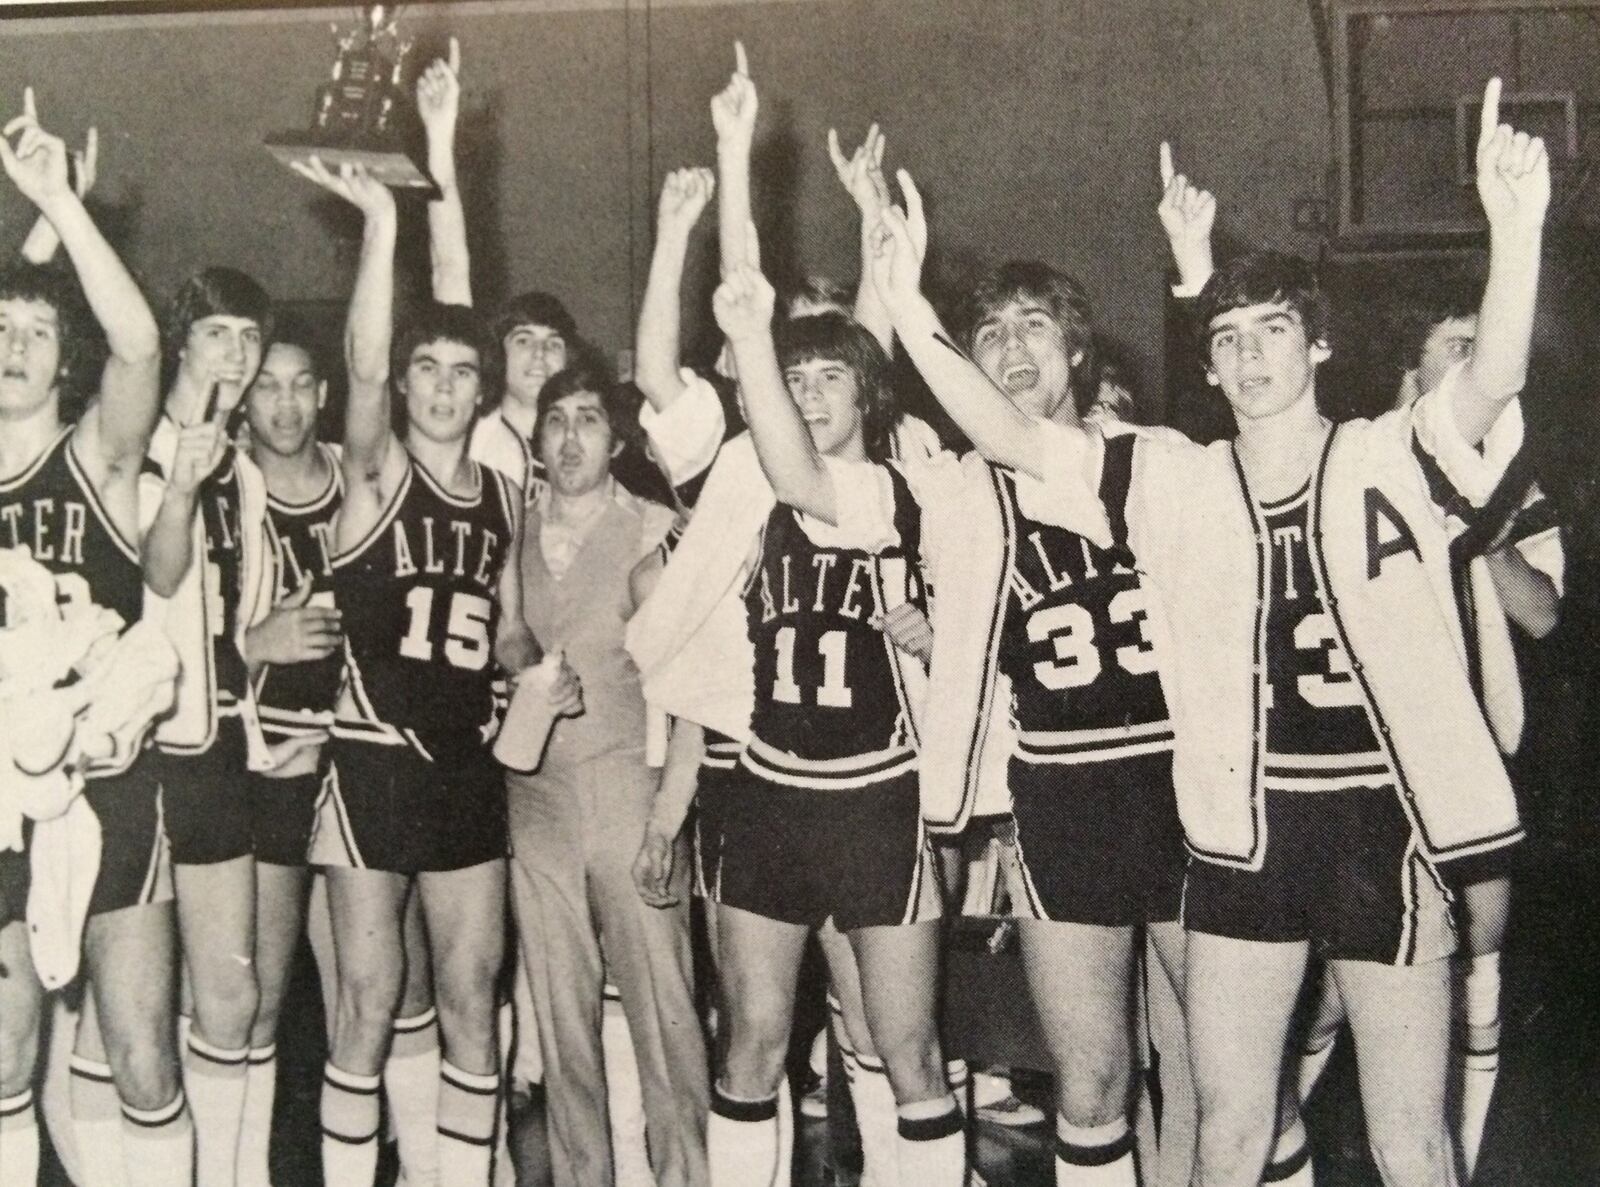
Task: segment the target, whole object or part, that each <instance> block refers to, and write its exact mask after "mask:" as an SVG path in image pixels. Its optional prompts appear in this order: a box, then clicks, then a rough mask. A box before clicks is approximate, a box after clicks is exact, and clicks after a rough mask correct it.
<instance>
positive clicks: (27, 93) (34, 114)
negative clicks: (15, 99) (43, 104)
mask: <svg viewBox="0 0 1600 1187" xmlns="http://www.w3.org/2000/svg"><path fill="white" fill-rule="evenodd" d="M22 114H23V115H25V116H27V117H28V118H29V119H30V120H36V119H38V118H39V108H38V107H37V106H36V105H35V103H34V101H33V88H32V87H23V88H22Z"/></svg>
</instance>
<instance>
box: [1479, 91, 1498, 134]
mask: <svg viewBox="0 0 1600 1187" xmlns="http://www.w3.org/2000/svg"><path fill="white" fill-rule="evenodd" d="M1499 126H1500V80H1499V79H1498V78H1491V79H1490V80H1489V82H1488V85H1486V86H1485V87H1484V88H1483V114H1482V116H1481V117H1480V118H1479V120H1478V139H1479V140H1480V141H1483V140H1487V139H1489V138H1490V137H1491V136H1493V135H1494V134H1495V130H1496V129H1497V128H1499Z"/></svg>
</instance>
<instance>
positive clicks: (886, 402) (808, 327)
mask: <svg viewBox="0 0 1600 1187" xmlns="http://www.w3.org/2000/svg"><path fill="white" fill-rule="evenodd" d="M775 331H776V338H777V347H778V365H779V366H780V367H781V368H782V369H784V370H785V371H787V370H788V369H789V368H790V367H792V366H794V365H795V364H797V363H806V362H810V361H812V360H813V359H825V360H827V361H828V362H834V363H843V364H844V365H845V366H846V367H848V368H850V370H851V371H852V372H854V374H855V378H856V399H857V401H858V402H859V403H860V406H861V438H862V445H863V446H864V448H865V450H866V454H867V457H868V458H869V459H871V460H872V461H875V462H886V461H888V460H889V458H890V456H891V454H892V451H893V440H892V435H893V432H894V426H895V424H896V422H897V421H899V419H900V409H899V407H898V406H897V405H896V403H895V398H894V391H893V389H892V388H891V387H890V385H889V356H888V355H886V354H884V352H883V347H882V346H880V345H879V343H878V340H877V339H876V338H874V337H873V336H872V334H871V332H869V331H868V330H866V329H865V328H863V327H862V325H861V324H860V323H859V322H856V321H854V320H852V319H851V318H848V317H845V316H844V315H843V314H838V313H819V314H816V315H814V316H811V317H796V318H792V319H790V320H789V321H785V322H780V323H779V324H778V325H777V326H776V327H775Z"/></svg>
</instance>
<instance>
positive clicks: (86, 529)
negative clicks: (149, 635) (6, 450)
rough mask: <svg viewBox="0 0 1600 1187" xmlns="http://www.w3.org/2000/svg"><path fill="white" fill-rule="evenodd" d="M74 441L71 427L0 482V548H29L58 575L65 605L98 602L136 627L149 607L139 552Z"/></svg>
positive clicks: (59, 592)
mask: <svg viewBox="0 0 1600 1187" xmlns="http://www.w3.org/2000/svg"><path fill="white" fill-rule="evenodd" d="M72 433H73V430H72V427H71V426H68V427H66V428H63V429H62V430H61V432H60V434H59V435H58V436H57V437H56V439H55V440H54V441H53V442H51V443H50V446H49V447H48V448H47V449H46V450H45V451H44V452H43V453H41V454H40V455H39V456H38V458H37V459H35V461H34V463H33V464H32V465H31V466H29V467H28V468H27V469H25V470H23V471H22V473H20V474H17V475H16V476H14V477H12V478H6V479H0V548H26V549H27V550H28V552H29V553H30V554H31V555H32V556H33V559H34V560H36V561H38V562H39V563H40V564H41V565H43V566H44V567H45V568H46V569H49V570H50V572H51V573H53V574H55V579H56V597H57V598H58V599H59V600H60V602H61V603H62V604H63V605H81V604H85V603H89V602H93V603H95V604H96V605H99V606H104V607H105V608H106V609H108V610H115V611H116V612H117V613H118V614H120V615H122V621H123V623H124V624H125V625H129V626H131V625H132V624H133V623H134V622H136V621H137V620H138V618H139V615H140V613H141V612H142V609H143V605H144V574H143V571H142V570H141V569H140V566H139V550H138V548H137V547H136V546H135V545H134V543H133V542H131V541H129V540H125V539H124V538H123V537H122V534H121V533H120V532H119V531H118V530H117V528H116V526H115V524H114V522H113V521H112V519H111V516H110V515H109V514H107V512H106V509H105V507H104V506H103V505H102V504H101V502H100V496H99V495H98V494H97V493H96V492H95V489H94V486H93V484H92V483H91V482H90V481H89V478H88V476H87V475H86V474H85V473H84V472H83V467H82V465H81V464H80V463H79V461H78V458H77V454H76V452H75V451H74V449H73V445H72ZM3 597H4V595H3V594H0V598H3ZM0 605H3V604H0ZM3 622H4V617H3V609H0V624H3Z"/></svg>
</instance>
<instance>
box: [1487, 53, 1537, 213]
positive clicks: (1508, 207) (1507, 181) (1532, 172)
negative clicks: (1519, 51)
mask: <svg viewBox="0 0 1600 1187" xmlns="http://www.w3.org/2000/svg"><path fill="white" fill-rule="evenodd" d="M1478 198H1479V199H1480V200H1481V201H1482V202H1483V212H1484V214H1486V215H1488V216H1489V225H1490V227H1491V228H1492V229H1495V230H1502V229H1504V230H1523V231H1530V230H1531V231H1537V230H1538V229H1539V228H1540V227H1542V226H1543V225H1544V215H1545V210H1546V208H1547V207H1548V206H1549V205H1550V158H1549V156H1548V155H1547V154H1546V153H1545V148H1544V141H1543V140H1542V139H1540V138H1539V137H1537V136H1529V135H1528V134H1527V133H1526V132H1518V131H1515V130H1514V129H1513V128H1512V127H1511V125H1509V124H1502V123H1501V122H1500V80H1499V79H1498V78H1491V79H1490V80H1489V84H1488V85H1487V86H1486V87H1484V88H1483V114H1482V117H1481V118H1480V119H1479V121H1478Z"/></svg>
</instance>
